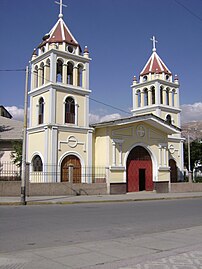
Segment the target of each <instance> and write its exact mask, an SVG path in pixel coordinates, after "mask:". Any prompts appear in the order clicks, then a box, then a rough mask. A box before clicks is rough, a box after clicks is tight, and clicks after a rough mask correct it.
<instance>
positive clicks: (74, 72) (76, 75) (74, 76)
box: [73, 66, 78, 86]
mask: <svg viewBox="0 0 202 269" xmlns="http://www.w3.org/2000/svg"><path fill="white" fill-rule="evenodd" d="M77 84H78V68H77V67H76V66H74V67H73V85H74V86H77Z"/></svg>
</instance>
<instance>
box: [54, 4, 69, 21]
mask: <svg viewBox="0 0 202 269" xmlns="http://www.w3.org/2000/svg"><path fill="white" fill-rule="evenodd" d="M55 3H56V4H58V5H60V14H59V16H58V17H59V18H62V17H63V14H62V7H67V6H66V5H64V4H63V3H62V0H60V2H57V1H55Z"/></svg>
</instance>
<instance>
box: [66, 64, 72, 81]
mask: <svg viewBox="0 0 202 269" xmlns="http://www.w3.org/2000/svg"><path fill="white" fill-rule="evenodd" d="M67 84H71V85H73V64H72V63H70V62H69V63H68V65H67Z"/></svg>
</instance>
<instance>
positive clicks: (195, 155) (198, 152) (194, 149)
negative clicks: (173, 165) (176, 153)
mask: <svg viewBox="0 0 202 269" xmlns="http://www.w3.org/2000/svg"><path fill="white" fill-rule="evenodd" d="M196 161H201V162H202V143H200V142H198V141H197V140H195V141H192V142H191V143H190V165H191V170H192V171H193V168H194V163H195V162H196ZM184 164H185V166H186V167H187V169H188V144H187V143H185V144H184Z"/></svg>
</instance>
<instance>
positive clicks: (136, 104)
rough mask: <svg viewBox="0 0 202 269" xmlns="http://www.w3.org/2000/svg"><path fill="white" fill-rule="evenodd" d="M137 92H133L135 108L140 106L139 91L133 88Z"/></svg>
mask: <svg viewBox="0 0 202 269" xmlns="http://www.w3.org/2000/svg"><path fill="white" fill-rule="evenodd" d="M133 91H135V93H133V109H136V108H138V92H137V90H133Z"/></svg>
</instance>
